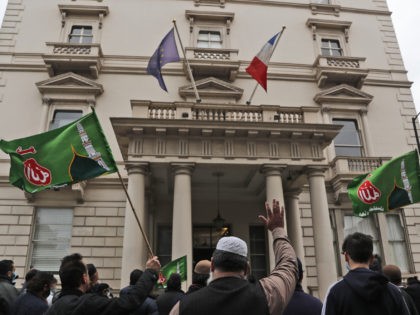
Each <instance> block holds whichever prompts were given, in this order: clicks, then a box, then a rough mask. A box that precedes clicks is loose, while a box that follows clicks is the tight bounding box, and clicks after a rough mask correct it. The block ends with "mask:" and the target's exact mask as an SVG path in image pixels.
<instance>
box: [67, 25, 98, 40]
mask: <svg viewBox="0 0 420 315" xmlns="http://www.w3.org/2000/svg"><path fill="white" fill-rule="evenodd" d="M92 42H93V32H92V26H87V25H74V26H73V27H72V28H71V32H70V34H69V43H73V44H91V43H92Z"/></svg>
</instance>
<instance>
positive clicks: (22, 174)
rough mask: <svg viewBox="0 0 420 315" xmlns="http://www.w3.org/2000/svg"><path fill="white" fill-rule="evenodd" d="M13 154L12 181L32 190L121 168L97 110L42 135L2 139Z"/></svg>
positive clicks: (27, 189) (72, 181)
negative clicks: (117, 163)
mask: <svg viewBox="0 0 420 315" xmlns="http://www.w3.org/2000/svg"><path fill="white" fill-rule="evenodd" d="M0 149H1V150H3V151H4V152H5V153H7V154H9V155H10V163H11V165H10V174H9V180H10V183H11V184H12V185H14V186H16V187H19V188H20V189H22V190H25V191H27V192H29V193H36V192H39V191H42V190H44V189H48V188H58V187H63V186H66V185H68V184H72V183H77V182H79V181H83V180H86V179H89V178H93V177H96V176H99V175H102V174H104V173H113V172H116V171H117V166H116V164H115V161H114V158H113V157H112V153H111V150H110V148H109V145H108V142H107V141H106V138H105V136H104V134H103V131H102V129H101V126H100V124H99V121H98V118H97V117H96V114H95V112H92V113H90V114H87V115H85V116H83V117H82V118H80V119H78V120H76V121H74V122H72V123H70V124H68V125H65V126H63V127H61V128H57V129H54V130H50V131H48V132H44V133H41V134H38V135H34V136H30V137H27V138H21V139H17V140H13V141H5V140H1V141H0Z"/></svg>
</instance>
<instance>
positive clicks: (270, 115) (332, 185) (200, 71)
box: [0, 0, 420, 297]
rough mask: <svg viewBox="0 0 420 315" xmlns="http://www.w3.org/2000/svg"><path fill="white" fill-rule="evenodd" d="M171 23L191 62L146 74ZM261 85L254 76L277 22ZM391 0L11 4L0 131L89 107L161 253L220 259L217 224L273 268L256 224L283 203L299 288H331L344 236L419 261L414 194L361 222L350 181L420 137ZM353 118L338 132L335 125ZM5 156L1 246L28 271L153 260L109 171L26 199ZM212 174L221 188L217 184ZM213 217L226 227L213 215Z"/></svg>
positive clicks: (111, 267)
mask: <svg viewBox="0 0 420 315" xmlns="http://www.w3.org/2000/svg"><path fill="white" fill-rule="evenodd" d="M173 19H175V20H176V23H177V27H178V29H179V34H180V37H181V40H182V43H183V46H184V47H185V51H186V58H187V59H188V61H189V63H190V66H191V69H192V73H193V75H194V78H195V81H196V85H197V90H198V93H199V95H200V99H201V102H198V101H197V100H196V96H195V93H194V89H193V86H192V83H191V81H190V80H189V77H188V73H187V67H186V62H185V59H184V58H183V55H182V53H181V49H180V45H179V43H178V50H179V53H180V56H181V59H182V60H181V62H176V63H170V64H167V65H166V66H164V68H163V71H162V73H163V77H164V80H165V82H166V85H167V87H168V93H166V92H164V91H163V90H162V89H161V88H160V87H159V85H158V83H157V81H156V79H155V78H154V77H152V76H150V75H148V74H147V72H146V68H147V64H148V60H149V58H150V56H151V55H152V54H153V53H154V51H155V49H156V48H157V46H158V44H159V42H160V41H161V40H162V38H163V37H164V35H165V34H166V33H167V32H168V31H169V30H170V29H171V27H172V26H173V24H172V20H173ZM283 25H285V26H286V30H285V32H284V34H283V35H282V37H281V39H280V41H279V44H278V46H277V49H276V50H275V52H274V54H273V56H272V58H271V61H270V64H269V67H268V91H267V93H265V91H264V90H263V89H261V88H260V87H259V88H258V89H257V90H256V94H255V96H254V98H253V100H252V102H251V104H249V105H248V104H247V103H246V101H247V100H248V98H249V96H250V94H251V93H252V90H253V89H254V87H255V83H256V82H255V80H253V79H252V78H251V77H250V76H249V75H248V74H247V73H246V71H245V69H246V67H247V66H248V65H249V63H250V61H251V60H252V58H253V57H254V56H255V54H257V52H258V51H259V50H260V49H261V47H262V46H263V45H264V44H265V42H266V41H268V40H269V39H270V38H271V37H272V36H273V35H274V34H275V33H277V32H278V31H280V30H281V28H282V26H283ZM410 86H411V83H410V82H409V81H408V79H407V76H406V70H405V68H404V65H403V61H402V58H401V54H400V51H399V48H398V42H397V39H396V37H395V33H394V29H393V26H392V22H391V13H390V12H389V10H388V8H387V4H386V1H385V0H367V1H358V2H355V1H350V0H329V1H314V0H296V1H282V0H270V1H268V0H259V1H253V0H140V1H138V0H124V1H121V0H102V1H101V0H42V1H34V0H9V4H8V6H7V10H6V15H5V18H4V21H3V24H2V28H1V30H0V96H1V97H0V108H1V115H0V135H1V137H2V138H4V139H6V140H12V139H16V138H21V137H26V136H29V135H32V134H36V133H40V132H44V131H47V130H49V129H51V128H55V127H56V126H60V125H62V124H64V123H66V122H69V121H72V120H74V119H76V118H77V117H80V116H81V115H84V114H87V113H89V112H90V107H91V106H94V107H95V110H96V113H97V115H98V117H99V119H100V121H101V124H102V128H103V129H104V132H105V135H106V137H107V139H108V141H109V143H110V145H111V148H112V151H113V153H114V157H115V159H116V160H117V163H118V166H119V169H120V171H121V173H122V174H123V177H124V180H125V183H126V185H127V187H128V193H129V195H130V196H131V199H132V202H133V204H134V207H135V209H136V211H137V214H138V217H139V218H140V221H141V223H142V225H143V227H144V228H145V231H146V233H147V235H148V238H149V240H150V242H151V246H152V248H153V251H154V252H155V253H156V254H157V255H159V256H160V257H161V260H162V261H163V262H167V261H169V260H171V259H175V258H178V257H180V256H183V255H187V257H188V265H189V270H190V271H191V270H192V266H193V264H194V261H197V260H199V259H202V258H204V257H206V258H210V256H211V252H212V250H213V249H214V246H215V243H216V242H217V239H218V238H219V237H220V236H221V234H224V233H225V234H226V233H229V234H232V235H235V236H239V237H241V238H243V239H244V240H246V241H247V243H248V244H249V258H250V261H251V266H252V268H253V270H254V272H255V274H256V275H257V276H261V275H264V274H266V273H267V272H269V270H270V266H271V267H272V266H273V261H272V252H271V250H270V248H271V244H270V237H269V235H268V234H267V233H265V231H264V228H263V227H262V225H261V224H260V222H258V220H257V215H258V214H261V213H263V209H264V206H263V204H264V202H265V200H272V199H273V198H277V199H279V200H280V202H281V204H282V205H285V207H286V218H287V229H288V234H289V236H290V239H291V241H292V243H293V245H294V247H295V249H296V252H297V254H298V256H299V257H301V258H302V261H303V264H304V269H305V274H306V279H305V285H306V286H307V288H308V290H309V291H310V292H311V293H312V294H314V295H315V296H319V297H323V296H324V294H325V292H326V289H327V288H328V286H329V285H330V284H331V283H332V282H333V281H335V280H337V279H338V278H340V277H341V276H342V275H343V273H345V267H344V262H343V259H342V257H340V245H341V243H342V241H343V239H344V237H345V236H346V235H347V234H349V233H352V232H354V231H360V232H364V233H369V234H371V235H372V236H373V237H374V242H375V252H376V253H377V254H379V255H380V256H381V257H382V259H383V263H385V264H397V265H399V266H400V268H401V269H402V270H403V273H404V276H405V277H407V276H409V275H413V274H417V273H418V272H419V270H420V236H419V227H418V224H420V206H417V205H415V206H410V207H406V208H404V209H400V210H398V211H393V212H390V213H387V214H377V215H373V216H371V217H370V218H368V219H364V220H361V219H358V218H355V217H353V216H352V212H351V204H350V201H349V199H348V197H347V191H346V186H347V183H348V182H349V181H350V180H351V179H352V178H354V177H355V176H356V175H359V174H363V173H367V172H369V171H370V170H372V169H374V168H376V167H377V166H379V165H381V164H382V163H383V162H384V161H387V160H389V159H390V158H392V157H395V156H398V155H401V154H403V153H405V152H408V151H410V150H412V149H414V148H415V144H416V140H415V136H414V129H413V125H412V122H411V118H412V117H413V116H415V115H416V112H415V107H414V104H413V101H412V96H411V92H410ZM342 126H344V127H342ZM9 165H10V163H9V159H8V156H7V155H5V154H3V153H0V258H8V259H13V260H14V261H15V264H16V267H17V271H18V273H19V274H21V275H23V274H24V273H25V272H26V271H28V270H29V268H30V266H31V265H33V266H34V267H35V268H40V269H45V270H51V271H56V270H57V268H58V265H59V259H60V258H61V257H62V256H63V255H65V254H67V253H73V252H79V253H81V254H82V255H83V256H84V257H85V261H86V262H92V263H94V264H95V265H96V266H97V268H98V270H99V273H100V277H101V279H102V280H103V281H104V282H107V283H109V284H110V285H111V287H113V288H119V287H123V286H125V285H127V283H128V275H129V273H130V271H131V270H132V269H134V268H138V267H140V268H142V267H144V262H145V261H146V259H147V251H146V245H145V243H144V241H143V239H142V237H141V234H140V230H139V228H138V226H137V223H136V221H135V218H134V215H133V213H132V210H131V208H130V205H129V202H128V201H127V199H126V196H125V193H124V190H123V189H122V187H121V184H120V182H119V180H118V177H117V176H116V175H115V174H112V175H108V176H103V177H98V178H95V179H92V180H89V181H87V182H83V183H79V184H76V185H73V186H72V187H66V188H63V189H60V190H59V191H44V192H41V193H38V194H35V195H29V194H25V193H24V192H22V191H20V190H19V189H17V188H15V187H13V186H11V185H10V184H9V183H8V172H9ZM217 183H219V184H217ZM218 212H219V214H220V216H221V217H223V218H224V220H225V222H224V224H223V227H222V228H219V227H216V226H214V224H213V219H214V218H215V217H216V216H217V214H218Z"/></svg>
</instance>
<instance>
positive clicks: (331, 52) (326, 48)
mask: <svg viewBox="0 0 420 315" xmlns="http://www.w3.org/2000/svg"><path fill="white" fill-rule="evenodd" d="M321 55H322V56H334V57H337V56H342V55H343V49H342V48H341V46H340V41H339V40H336V39H328V38H323V39H321Z"/></svg>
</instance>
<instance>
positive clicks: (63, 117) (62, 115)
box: [50, 110, 82, 130]
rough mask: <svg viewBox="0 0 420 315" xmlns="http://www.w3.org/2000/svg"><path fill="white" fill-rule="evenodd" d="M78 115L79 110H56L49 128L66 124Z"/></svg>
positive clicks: (80, 112) (79, 115) (77, 117)
mask: <svg viewBox="0 0 420 315" xmlns="http://www.w3.org/2000/svg"><path fill="white" fill-rule="evenodd" d="M80 117H82V111H81V110H56V111H55V112H54V118H53V121H52V122H51V124H50V130H52V129H56V128H59V127H62V126H64V125H67V124H69V123H71V122H73V121H75V120H77V119H79V118H80Z"/></svg>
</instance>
